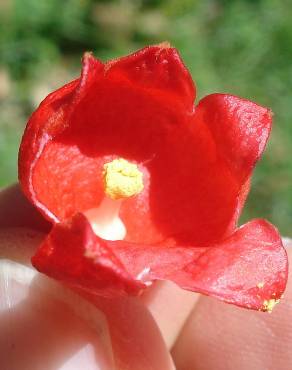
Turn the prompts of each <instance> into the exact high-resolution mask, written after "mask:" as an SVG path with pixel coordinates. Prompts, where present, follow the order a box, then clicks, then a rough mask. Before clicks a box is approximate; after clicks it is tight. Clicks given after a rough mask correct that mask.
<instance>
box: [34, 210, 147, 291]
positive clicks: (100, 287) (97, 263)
mask: <svg viewBox="0 0 292 370" xmlns="http://www.w3.org/2000/svg"><path fill="white" fill-rule="evenodd" d="M32 263H33V265H34V266H35V267H36V268H37V269H38V270H39V271H41V272H43V273H45V274H47V275H48V276H50V277H53V278H55V279H57V280H61V281H63V282H64V283H66V284H67V285H70V286H72V287H75V288H81V289H82V290H85V291H87V292H90V293H91V294H98V295H103V296H107V297H111V296H117V295H119V294H126V293H127V294H138V293H139V291H140V290H141V289H142V288H145V285H144V284H143V283H141V282H139V281H137V280H134V279H133V277H132V276H131V275H130V274H129V273H128V272H127V271H126V270H125V268H124V267H123V265H122V263H121V262H120V261H119V260H118V259H117V258H116V256H115V255H114V253H113V251H111V250H110V249H109V248H108V247H107V244H106V242H105V241H103V240H102V239H100V238H97V237H96V235H95V234H94V233H93V231H92V229H91V227H90V224H89V223H88V221H87V219H86V218H85V217H84V216H83V215H81V214H79V215H77V216H76V217H75V218H73V220H72V222H67V223H64V224H57V225H55V226H54V227H53V229H52V231H51V232H50V234H49V235H48V237H47V238H46V239H45V241H44V242H43V243H42V245H41V246H40V247H39V249H38V251H37V253H36V255H35V256H34V257H33V258H32Z"/></svg>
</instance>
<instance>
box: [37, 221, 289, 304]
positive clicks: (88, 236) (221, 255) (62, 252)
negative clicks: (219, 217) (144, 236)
mask: <svg viewBox="0 0 292 370" xmlns="http://www.w3.org/2000/svg"><path fill="white" fill-rule="evenodd" d="M32 262H33V265H34V266H35V267H36V268H37V269H38V270H39V271H41V272H43V273H45V274H47V275H49V276H50V277H53V278H55V279H57V280H60V281H62V282H63V283H65V284H67V285H70V286H71V287H73V288H74V287H75V288H79V289H80V288H81V289H82V290H84V291H87V292H89V293H91V294H94V295H103V296H108V297H111V296H113V295H116V294H117V292H118V293H119V294H122V295H123V294H131V295H139V294H140V293H141V292H142V291H143V290H144V289H146V287H147V286H149V285H151V283H152V282H153V281H155V280H170V281H173V282H174V283H176V284H177V285H178V286H180V287H181V288H183V289H186V290H191V291H195V292H199V293H202V294H206V295H210V296H214V297H216V298H218V299H220V300H223V301H225V302H227V303H231V304H235V305H237V306H241V307H245V308H250V309H255V310H260V311H270V310H271V309H272V308H273V306H274V305H275V304H276V303H277V302H278V300H279V299H280V298H281V297H282V295H283V292H284V290H285V287H286V283H287V274H288V262H287V255H286V251H285V249H284V247H283V245H282V241H281V238H280V235H279V233H278V231H277V230H276V229H275V227H274V226H272V225H271V224H269V223H268V222H266V221H264V220H253V221H251V222H249V223H247V224H245V225H243V226H242V227H240V228H239V229H237V231H235V233H234V234H232V235H231V236H230V237H228V238H227V239H225V240H224V241H223V242H221V243H220V244H216V245H213V246H210V247H204V248H201V247H189V248H186V247H164V246H159V245H156V246H146V245H141V244H140V245H138V244H133V243H127V242H124V241H106V240H103V239H101V238H99V237H98V236H96V235H95V234H94V232H93V231H92V228H91V226H90V224H89V222H88V220H87V219H86V217H85V216H84V215H83V214H78V215H76V216H75V217H73V219H72V220H71V221H70V222H67V223H63V224H58V225H55V226H54V228H53V230H52V231H51V233H50V234H49V235H48V237H47V238H46V239H45V241H44V242H43V243H42V245H41V246H40V248H39V250H38V251H37V253H36V255H35V256H34V257H33V258H32Z"/></svg>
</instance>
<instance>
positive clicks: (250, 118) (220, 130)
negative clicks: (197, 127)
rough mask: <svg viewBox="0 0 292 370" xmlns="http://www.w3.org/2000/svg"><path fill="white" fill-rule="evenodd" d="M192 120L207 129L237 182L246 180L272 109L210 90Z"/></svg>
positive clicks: (262, 143)
mask: <svg viewBox="0 0 292 370" xmlns="http://www.w3.org/2000/svg"><path fill="white" fill-rule="evenodd" d="M196 120H197V124H204V125H205V126H206V127H207V128H208V129H209V130H210V133H211V135H212V137H213V140H214V142H215V143H216V147H217V151H218V154H219V155H220V156H222V158H223V159H224V160H225V161H226V163H227V164H228V166H229V168H230V171H231V172H232V173H233V174H234V175H235V176H236V178H237V180H238V182H240V183H242V182H243V181H244V180H246V178H247V177H248V176H250V174H251V171H252V170H253V168H254V166H255V163H256V162H257V160H258V159H259V158H260V157H261V155H262V152H263V151H264V148H265V145H266V142H267V140H268V137H269V134H270V131H271V123H272V112H271V111H270V110H269V109H267V108H264V107H261V106H260V105H258V104H255V103H253V102H251V101H248V100H246V99H242V98H239V97H237V96H233V95H227V94H212V95H208V96H206V97H205V98H203V99H202V100H201V101H200V103H199V104H198V107H197V111H196Z"/></svg>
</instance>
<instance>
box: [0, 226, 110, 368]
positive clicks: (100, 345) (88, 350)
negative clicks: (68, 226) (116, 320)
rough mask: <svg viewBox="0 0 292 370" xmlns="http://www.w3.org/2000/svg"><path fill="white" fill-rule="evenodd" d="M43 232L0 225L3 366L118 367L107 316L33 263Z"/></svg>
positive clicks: (0, 323)
mask: <svg viewBox="0 0 292 370" xmlns="http://www.w3.org/2000/svg"><path fill="white" fill-rule="evenodd" d="M40 238H41V235H40V234H37V233H36V232H35V231H33V230H28V229H24V228H22V229H13V228H10V229H7V230H4V229H2V230H0V359H1V369H2V368H3V369H6V370H14V369H22V370H39V369H42V370H52V369H55V370H59V369H60V370H70V369H74V368H81V366H83V365H84V366H85V367H86V368H87V369H90V370H94V369H100V370H114V369H115V367H114V360H113V354H112V350H111V342H110V336H109V332H108V326H107V321H106V318H105V317H104V316H103V315H102V314H101V313H100V312H99V311H97V310H96V309H95V308H94V307H93V308H92V307H90V305H89V304H87V305H86V302H80V301H81V300H80V298H79V297H78V296H76V297H74V295H73V293H71V292H66V291H65V289H64V288H63V287H61V286H60V285H59V284H56V283H54V282H53V281H52V280H50V279H48V278H46V277H44V278H42V277H41V276H40V274H38V273H37V272H36V271H35V270H33V269H32V268H31V267H30V266H29V259H28V256H29V253H30V251H31V250H32V249H34V248H35V247H36V246H37V244H38V243H39V239H40ZM84 305H85V306H86V307H84ZM92 310H94V312H92ZM89 319H91V321H90V320H89Z"/></svg>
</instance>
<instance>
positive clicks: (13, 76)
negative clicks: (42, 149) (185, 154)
mask: <svg viewBox="0 0 292 370" xmlns="http://www.w3.org/2000/svg"><path fill="white" fill-rule="evenodd" d="M291 19H292V7H291V2H290V0H234V1H229V0H204V1H200V0H197V1H196V0H116V1H114V0H113V1H110V0H103V1H101V0H100V1H98V0H63V1H59V0H49V1H47V0H0V186H4V185H7V184H9V183H10V182H12V181H15V180H16V178H17V174H16V161H17V148H18V145H19V140H20V137H21V133H22V131H23V127H24V124H25V122H26V121H27V118H28V116H29V114H30V113H31V112H32V110H33V109H35V108H36V106H37V105H38V104H39V102H40V101H41V100H42V99H43V98H44V97H45V96H46V95H47V94H48V93H49V92H50V91H51V90H53V89H55V88H56V87H58V86H61V85H62V84H63V83H64V82H66V81H69V80H70V79H72V78H73V77H75V76H77V75H78V73H79V68H80V58H81V55H82V53H83V52H84V51H86V50H93V51H94V52H95V55H96V56H98V57H100V58H101V59H108V58H112V57H116V56H120V55H122V54H125V53H128V52H130V51H133V50H135V49H136V48H139V47H142V46H144V45H145V44H150V43H157V42H161V41H163V40H169V41H170V42H171V43H172V44H173V45H174V46H176V47H177V48H178V49H179V50H180V52H181V54H182V56H183V58H184V60H185V62H186V64H187V66H188V67H189V69H190V71H191V72H192V74H193V77H194V79H195V80H196V82H197V86H198V91H199V97H201V96H203V95H205V94H208V93H211V92H215V91H218V92H219V91H220V92H229V93H233V94H236V95H240V96H244V97H246V98H248V99H252V100H255V101H257V102H258V103H260V104H262V105H266V106H269V107H271V108H272V110H273V111H274V113H275V119H274V130H273V134H272V137H271V141H270V143H269V145H268V148H267V151H266V153H265V156H264V158H263V160H262V162H261V163H260V165H259V166H258V168H257V170H256V172H255V176H254V179H253V188H252V191H251V194H250V197H249V201H248V206H247V209H246V211H245V213H244V215H243V220H247V219H249V218H252V217H266V218H268V219H269V220H270V221H272V222H273V223H275V224H276V225H278V226H279V228H280V231H281V232H282V233H283V234H286V235H290V236H291V235H292V230H291V229H292V228H291V226H292V191H291V189H292V162H291V158H292V145H291V143H292V124H291V123H292V107H291V102H292V63H291V55H292V43H291V39H292V23H291Z"/></svg>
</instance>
